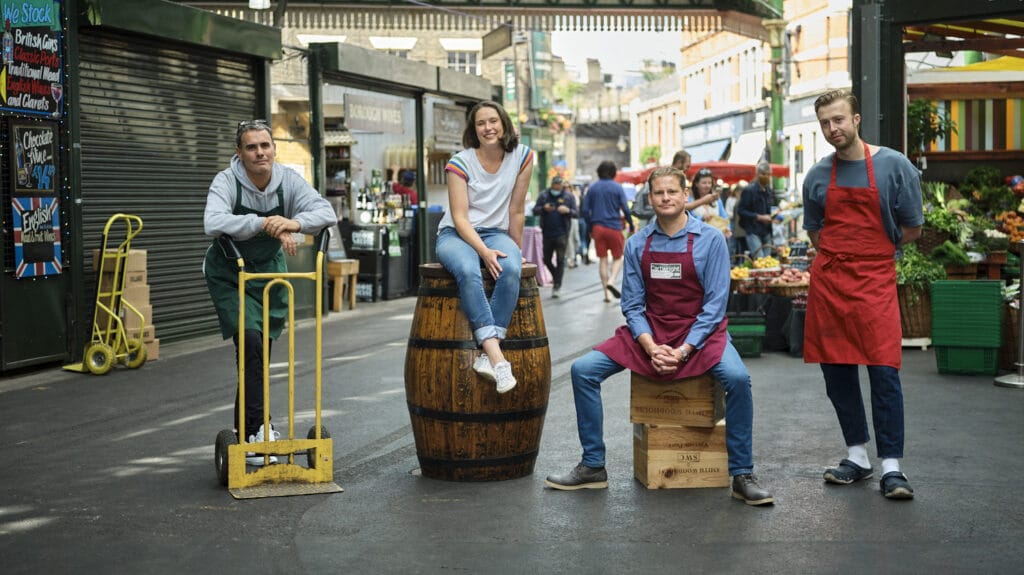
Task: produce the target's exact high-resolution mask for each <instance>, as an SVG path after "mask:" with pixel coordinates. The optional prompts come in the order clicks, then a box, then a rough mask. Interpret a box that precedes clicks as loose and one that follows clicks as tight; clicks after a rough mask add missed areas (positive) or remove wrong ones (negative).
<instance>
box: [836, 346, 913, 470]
mask: <svg viewBox="0 0 1024 575" xmlns="http://www.w3.org/2000/svg"><path fill="white" fill-rule="evenodd" d="M867 368H868V379H869V380H870V381H871V419H872V421H873V423H874V427H875V449H876V453H877V454H878V457H881V458H882V459H890V458H893V459H899V458H901V457H903V387H902V386H901V385H900V372H899V371H898V370H897V369H896V368H894V367H889V366H887V365H869V366H867ZM821 373H822V374H823V375H824V376H825V390H826V391H827V393H828V398H829V399H831V400H832V406H833V407H835V408H836V415H837V416H838V417H839V427H840V428H841V429H842V430H843V439H845V440H846V445H847V446H850V445H862V444H865V443H867V442H869V441H871V435H870V434H869V433H868V420H867V416H866V415H865V413H864V400H863V399H862V397H861V393H860V374H859V372H858V366H856V365H847V364H830V363H823V364H821Z"/></svg>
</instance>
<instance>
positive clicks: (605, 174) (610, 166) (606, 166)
mask: <svg viewBox="0 0 1024 575" xmlns="http://www.w3.org/2000/svg"><path fill="white" fill-rule="evenodd" d="M617 171H619V169H618V168H617V167H616V166H615V162H613V161H611V160H605V161H603V162H601V163H600V164H599V165H598V166H597V177H598V178H601V179H602V180H610V179H612V178H614V177H615V172H617Z"/></svg>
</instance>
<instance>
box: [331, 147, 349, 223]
mask: <svg viewBox="0 0 1024 575" xmlns="http://www.w3.org/2000/svg"><path fill="white" fill-rule="evenodd" d="M324 159H325V161H326V168H327V169H326V172H327V182H326V196H327V201H329V202H331V205H332V206H334V211H335V213H336V214H337V216H338V219H339V220H341V219H343V218H345V217H348V214H349V212H350V211H351V209H352V203H351V202H350V200H349V189H350V186H351V184H350V182H349V177H351V173H352V172H351V163H352V162H351V147H350V146H325V147H324Z"/></svg>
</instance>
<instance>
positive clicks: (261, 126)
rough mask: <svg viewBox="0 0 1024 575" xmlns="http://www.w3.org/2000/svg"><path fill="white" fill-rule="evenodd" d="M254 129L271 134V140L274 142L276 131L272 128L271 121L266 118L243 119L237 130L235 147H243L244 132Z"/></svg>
mask: <svg viewBox="0 0 1024 575" xmlns="http://www.w3.org/2000/svg"><path fill="white" fill-rule="evenodd" d="M252 130H263V131H264V132H266V133H267V134H269V135H270V142H271V143H273V142H274V132H273V131H272V130H271V129H270V122H267V121H266V120H243V121H241V122H239V123H238V130H237V131H235V147H236V148H241V147H242V134H244V133H246V132H251V131H252Z"/></svg>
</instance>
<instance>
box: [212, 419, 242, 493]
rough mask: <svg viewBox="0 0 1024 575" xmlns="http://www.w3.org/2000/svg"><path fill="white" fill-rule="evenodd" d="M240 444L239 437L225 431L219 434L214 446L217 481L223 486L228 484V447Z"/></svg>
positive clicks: (230, 431)
mask: <svg viewBox="0 0 1024 575" xmlns="http://www.w3.org/2000/svg"><path fill="white" fill-rule="evenodd" d="M237 444H238V435H237V434H236V433H235V432H234V431H232V430H230V429H223V430H221V432H220V433H218V434H217V443H216V444H215V445H214V446H213V464H214V465H215V466H216V467H217V480H218V481H220V484H221V485H227V484H228V446H229V445H237Z"/></svg>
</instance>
